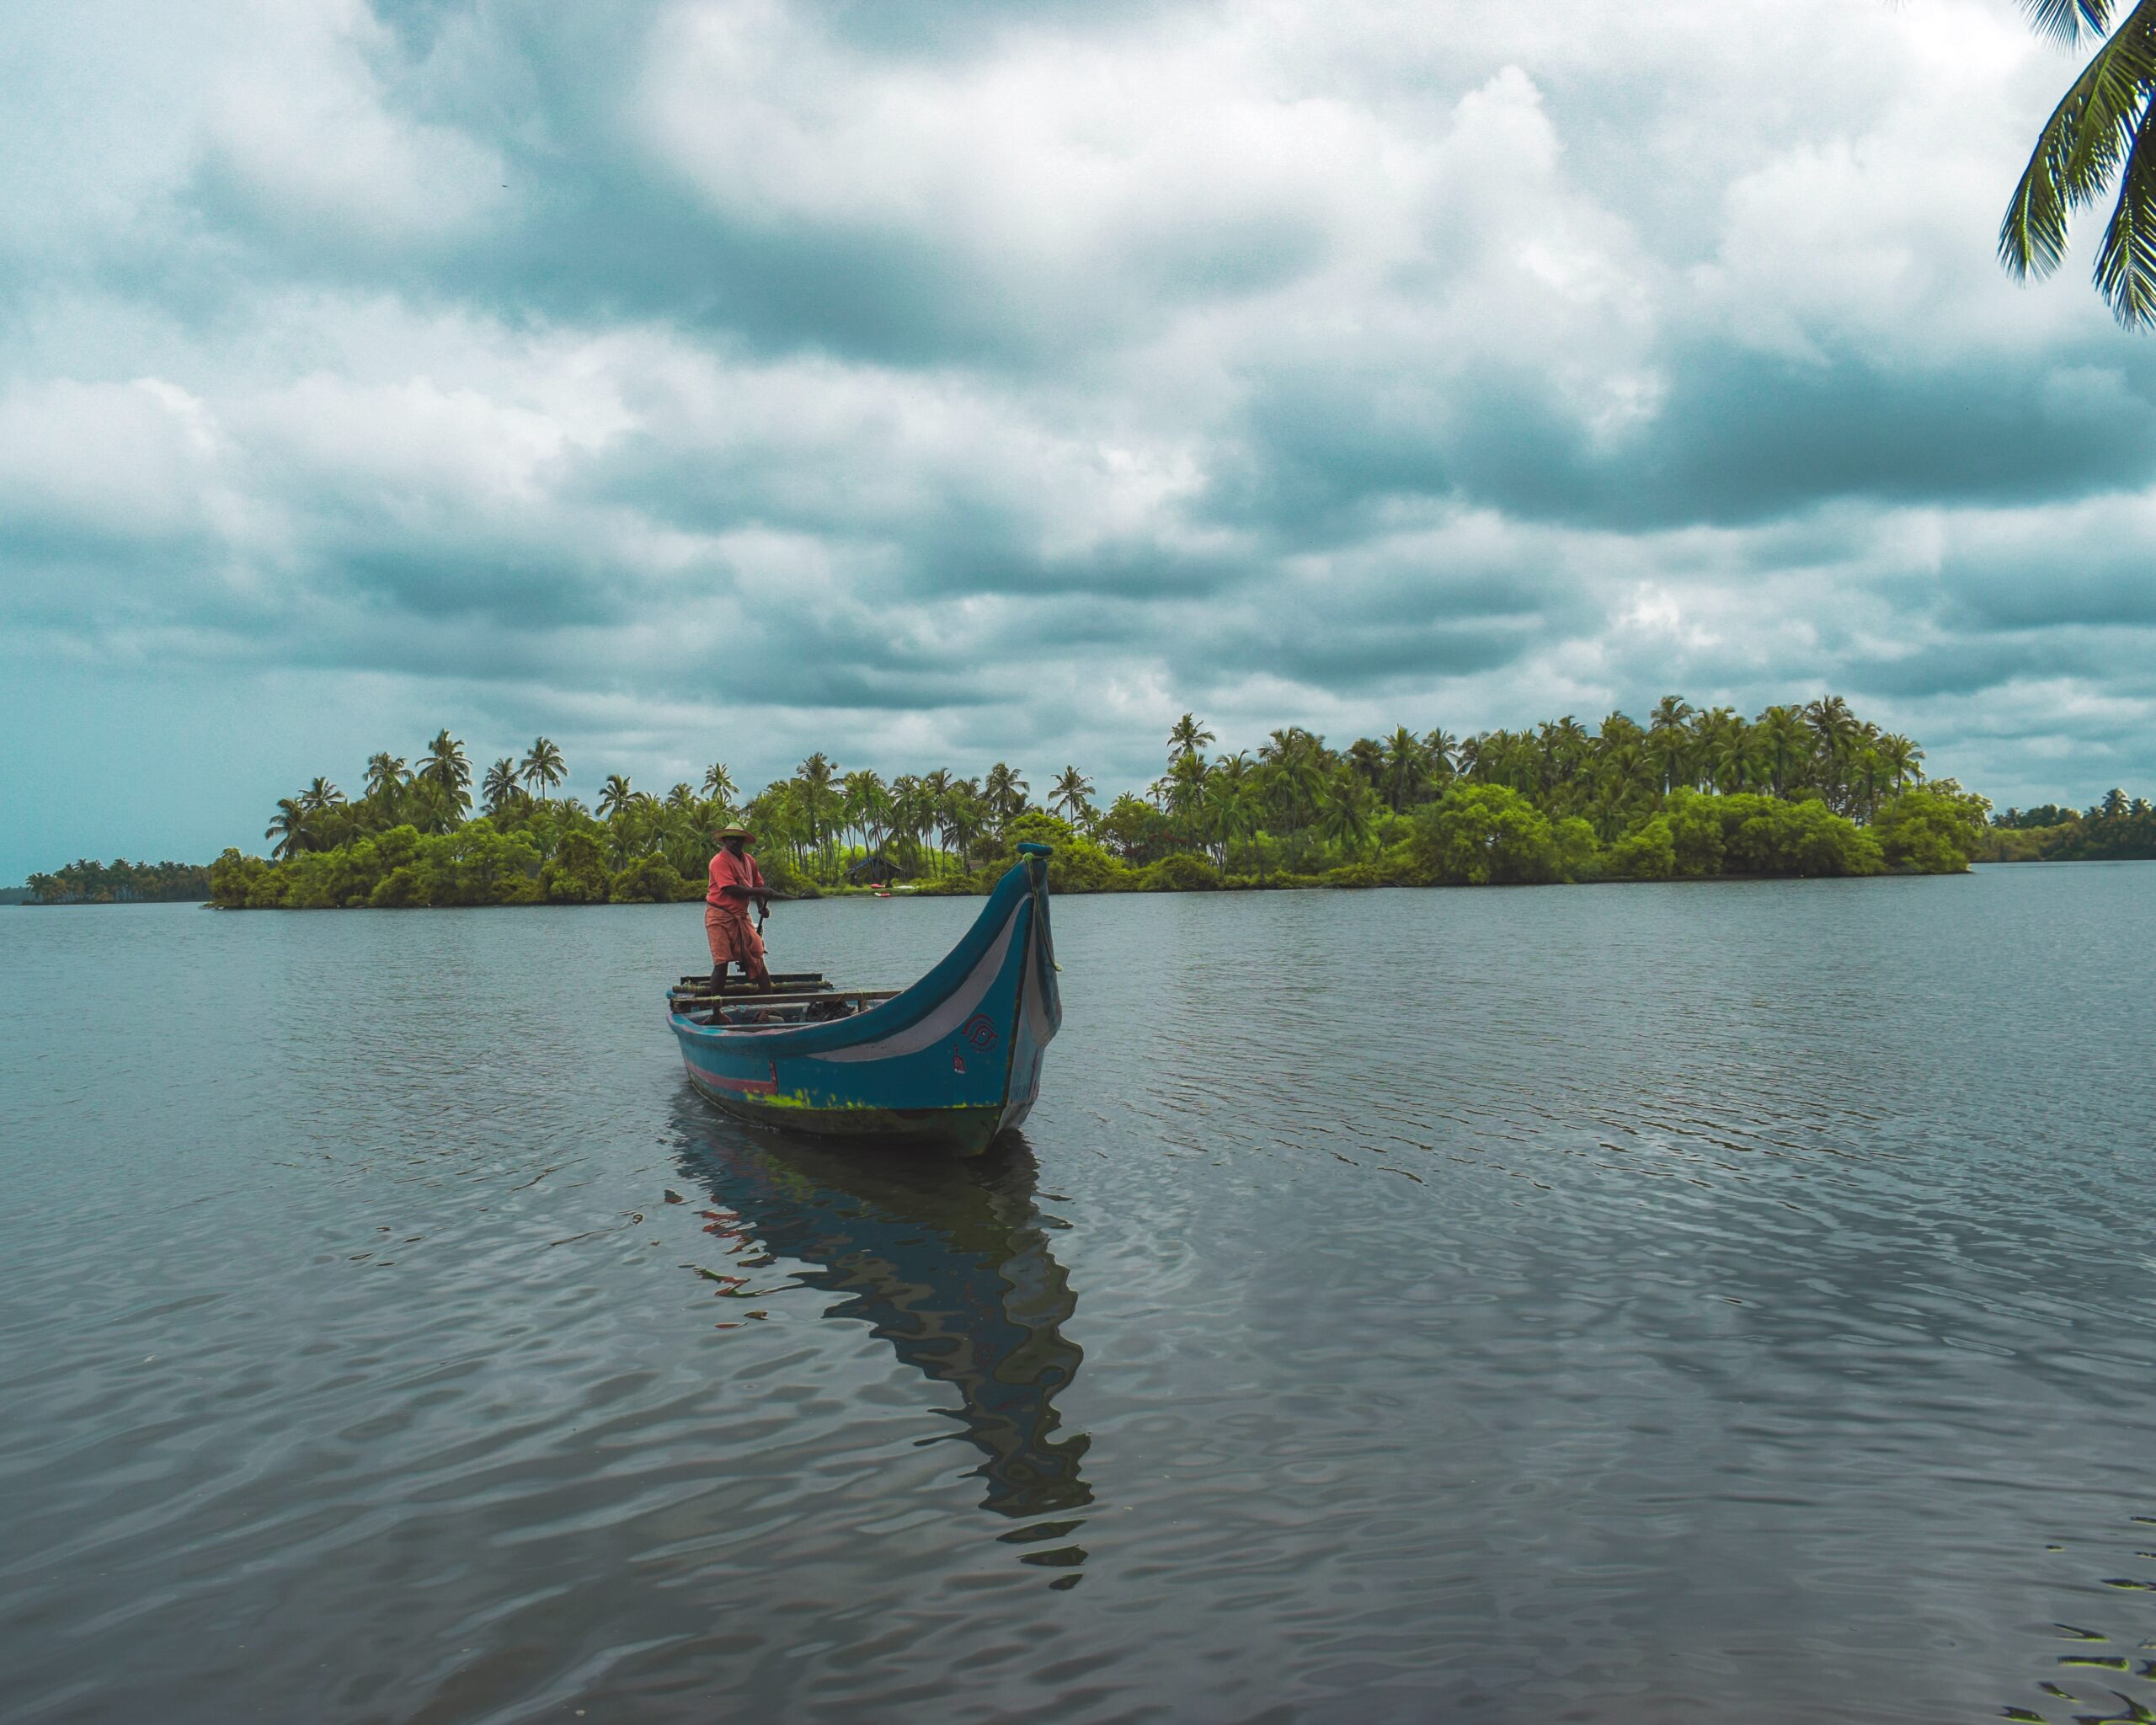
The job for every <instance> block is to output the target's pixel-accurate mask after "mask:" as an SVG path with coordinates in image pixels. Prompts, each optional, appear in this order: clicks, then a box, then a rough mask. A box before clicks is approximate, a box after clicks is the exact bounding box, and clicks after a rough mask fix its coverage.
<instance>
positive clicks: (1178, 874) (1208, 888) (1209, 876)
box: [1137, 851, 1220, 893]
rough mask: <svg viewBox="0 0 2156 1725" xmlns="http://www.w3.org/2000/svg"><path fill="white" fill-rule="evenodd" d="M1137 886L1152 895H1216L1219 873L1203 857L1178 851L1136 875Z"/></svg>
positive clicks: (1218, 886)
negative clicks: (1214, 893)
mask: <svg viewBox="0 0 2156 1725" xmlns="http://www.w3.org/2000/svg"><path fill="white" fill-rule="evenodd" d="M1137 885H1138V887H1139V890H1141V891H1144V892H1153V893H1211V892H1218V891H1219V889H1220V871H1219V869H1217V868H1214V866H1213V865H1212V864H1211V863H1208V862H1207V861H1206V860H1205V859H1204V858H1203V857H1197V856H1193V855H1192V854H1191V853H1190V852H1187V851H1177V852H1174V853H1173V854H1171V855H1170V856H1166V857H1161V860H1160V861H1159V862H1157V863H1153V864H1151V865H1150V866H1149V867H1147V868H1143V869H1140V870H1139V871H1138V877H1137Z"/></svg>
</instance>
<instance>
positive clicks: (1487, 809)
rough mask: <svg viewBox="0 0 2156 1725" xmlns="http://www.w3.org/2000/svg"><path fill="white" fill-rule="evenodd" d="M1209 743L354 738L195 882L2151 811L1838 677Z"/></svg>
mask: <svg viewBox="0 0 2156 1725" xmlns="http://www.w3.org/2000/svg"><path fill="white" fill-rule="evenodd" d="M2153 3H2156V0H2153ZM1213 740H1214V737H1213V733H1212V732H1211V730H1210V729H1208V728H1207V727H1206V726H1205V725H1204V724H1203V723H1202V722H1201V721H1200V720H1198V718H1196V717H1195V715H1193V714H1185V715H1183V717H1182V718H1181V719H1179V720H1178V721H1177V726H1176V729H1175V730H1174V732H1173V734H1171V737H1170V739H1169V746H1168V750H1167V761H1166V771H1165V772H1163V774H1162V775H1161V777H1160V778H1159V779H1157V780H1155V782H1153V783H1152V784H1151V785H1150V787H1148V788H1147V789H1146V791H1145V793H1144V794H1143V795H1139V794H1134V793H1123V794H1120V795H1118V796H1116V797H1115V798H1113V800H1112V801H1111V802H1110V803H1109V804H1108V805H1107V808H1106V809H1105V810H1101V809H1096V808H1095V807H1094V805H1093V802H1092V781H1091V780H1090V779H1088V778H1086V776H1085V774H1084V773H1083V772H1081V770H1080V769H1079V768H1078V767H1076V766H1065V767H1064V768H1063V769H1062V770H1061V772H1059V773H1057V774H1056V775H1054V778H1053V781H1052V782H1051V785H1050V791H1049V795H1050V798H1051V800H1052V802H1053V803H1054V806H1055V808H1057V809H1060V810H1061V811H1062V812H1061V813H1060V814H1055V813H1051V812H1049V810H1048V809H1041V808H1038V807H1035V806H1033V805H1032V804H1030V803H1029V802H1028V800H1027V798H1028V796H1029V790H1028V785H1027V779H1026V778H1025V777H1023V776H1022V773H1021V772H1020V771H1019V769H1018V768H1017V767H1016V766H1012V765H1011V763H1009V762H1007V761H999V762H997V763H995V766H993V767H991V768H990V770H989V771H988V772H987V773H986V775H985V777H982V778H979V779H974V778H961V777H957V776H955V775H954V774H953V772H950V771H949V770H948V769H946V768H941V767H939V768H937V769H935V770H933V771H931V772H925V773H921V774H917V775H916V774H901V775H900V776H899V777H896V778H894V779H891V780H889V781H888V782H886V781H885V780H884V779H883V778H882V777H879V776H878V774H876V773H874V772H867V771H864V770H856V771H851V772H844V771H841V768H840V767H839V766H838V765H837V764H836V763H835V762H834V761H831V759H830V757H829V756H825V755H824V754H821V753H818V754H814V755H812V756H809V759H808V760H806V761H803V762H802V763H801V764H800V766H798V767H797V768H796V769H795V771H794V772H793V774H792V776H791V777H787V778H784V779H781V780H778V781H776V782H773V783H771V784H769V785H767V786H766V787H765V788H763V789H762V790H761V791H760V792H758V793H756V794H755V795H754V796H752V797H750V798H748V799H747V801H746V803H745V804H738V805H737V800H736V799H737V797H738V795H739V793H737V792H736V790H735V788H734V779H733V777H732V775H731V774H730V773H729V772H728V770H727V768H726V766H724V764H723V763H718V764H714V765H713V766H711V767H709V768H708V769H707V770H706V771H705V772H704V774H703V777H702V793H701V794H700V793H698V791H697V790H696V788H695V787H694V786H692V785H691V784H690V783H689V782H686V781H684V782H681V783H678V784H675V785H674V786H673V787H671V788H670V789H669V790H668V791H667V792H666V793H665V794H664V796H663V797H661V796H654V795H653V794H652V793H649V792H646V791H640V790H638V789H637V788H635V787H634V786H633V785H632V784H631V782H630V781H629V779H628V778H627V776H626V775H623V774H619V773H616V774H613V775H611V776H609V777H608V778H607V779H606V788H605V790H604V793H603V794H602V795H601V797H600V813H599V814H596V815H595V814H593V813H592V811H591V810H590V809H587V808H586V807H585V806H584V804H582V803H581V802H579V801H578V800H577V799H576V798H574V797H567V796H564V797H556V796H555V795H554V794H553V792H554V790H555V788H557V787H558V785H560V784H561V783H562V782H563V780H564V778H565V777H566V774H567V768H566V766H565V765H564V763H563V761H562V758H561V754H560V751H559V750H558V749H556V748H555V747H554V746H553V745H552V744H551V743H549V742H548V741H547V740H546V739H545V738H543V737H542V738H539V739H537V740H536V741H535V742H534V744H533V745H532V749H531V751H530V752H528V753H527V755H526V756H525V758H524V760H523V761H522V762H521V763H518V762H515V761H512V760H511V759H510V757H507V756H504V757H503V758H501V759H499V760H498V761H495V762H494V765H493V766H491V767H490V768H488V771H487V772H486V773H485V775H484V778H483V790H484V793H485V796H486V809H485V811H484V813H483V814H482V815H481V816H480V817H479V818H478V819H476V820H474V819H468V818H467V814H466V810H467V808H468V806H469V802H470V787H471V779H472V773H471V769H470V763H469V762H468V761H467V760H466V759H465V758H464V755H463V746H462V743H461V741H460V740H458V739H456V738H455V737H453V736H451V734H449V732H448V731H447V730H446V729H443V730H441V731H440V732H439V733H437V734H436V735H435V738H434V740H432V741H431V742H430V744H428V745H427V746H426V747H425V749H424V750H422V751H421V752H419V754H418V755H417V756H414V761H415V762H416V767H414V766H408V765H407V763H406V762H405V761H404V760H403V759H402V758H401V757H398V756H392V755H389V754H387V753H384V754H378V755H376V756H373V757H372V758H371V760H370V761H368V763H367V766H366V773H365V777H364V782H365V785H366V791H365V794H364V795H363V796H361V797H360V798H357V799H356V800H348V799H347V798H345V797H344V795H343V794H342V793H340V792H339V790H338V789H337V788H336V787H335V786H334V785H333V784H331V783H330V782H328V780H327V779H323V778H318V779H315V780H314V781H312V782H311V783H310V784H309V785H308V786H307V788H305V789H304V790H303V791H302V792H301V793H299V794H298V795H296V796H294V797H289V798H285V799H284V800H283V801H281V802H280V804H278V806H277V813H276V814H275V818H274V819H273V820H271V822H270V830H269V833H268V835H267V836H269V837H270V838H272V839H274V840H275V861H273V862H269V863H265V862H263V861H262V860H260V859H259V858H248V857H241V856H240V855H239V853H238V852H227V853H226V855H225V856H223V857H220V858H219V859H218V861H217V863H215V864H213V865H212V866H211V868H209V869H208V870H207V871H205V889H206V890H207V891H208V892H209V894H210V895H211V898H212V900H213V901H214V902H216V903H217V904H220V905H231V906H237V905H248V906H270V905H277V906H290V907H293V908H306V907H316V906H323V907H327V906H333V905H469V904H531V903H549V904H601V903H606V902H608V901H610V900H611V901H612V902H616V903H629V902H635V903H653V902H662V901H666V900H692V899H696V898H699V897H701V896H702V892H703V888H704V881H705V870H706V868H707V864H708V863H709V861H710V858H711V855H712V840H711V836H710V835H711V832H712V828H713V827H714V826H715V825H718V824H720V823H721V822H725V823H728V824H730V823H733V822H736V821H739V822H741V823H742V824H744V825H747V826H749V827H750V830H752V831H753V832H754V833H755V836H756V841H755V847H754V849H755V857H756V860H757V863H758V864H759V866H760V868H762V870H763V873H764V876H765V879H767V880H768V881H769V882H770V883H771V886H772V888H773V889H774V890H775V891H776V892H777V893H779V894H782V895H786V896H788V897H807V896H811V895H814V894H816V893H817V892H818V891H819V883H820V884H824V885H828V886H831V887H841V886H843V885H846V884H856V885H857V884H859V882H858V881H853V882H849V880H848V870H849V868H851V867H853V866H855V865H857V863H860V862H862V861H864V860H866V859H869V858H874V859H877V860H878V863H880V864H882V865H884V866H887V867H889V868H890V869H891V870H893V871H894V873H895V876H896V878H898V879H900V880H901V881H904V882H905V883H906V884H907V885H908V886H909V887H910V889H912V890H914V891H917V892H921V893H930V894H933V893H978V892H984V891H986V890H988V889H990V888H991V887H992V886H993V885H994V884H995V881H996V880H997V879H1000V878H1001V874H1002V873H1003V872H1004V870H1005V869H1006V868H1008V867H1009V866H1010V865H1011V863H1012V862H1014V861H1015V860H1016V856H1017V846H1018V845H1019V844H1021V843H1022V842H1025V841H1036V842H1039V843H1044V844H1047V845H1049V846H1052V847H1053V850H1054V856H1053V858H1052V860H1051V862H1050V864H1049V879H1050V883H1051V885H1052V887H1053V888H1054V890H1056V891H1058V892H1064V893H1081V892H1123V891H1201V890H1209V889H1213V888H1214V887H1216V886H1218V887H1226V888H1231V889H1232V888H1242V887H1292V886H1304V885H1315V884H1326V885H1334V886H1348V887H1366V886H1378V885H1428V884H1436V883H1438V882H1457V883H1481V884H1488V883H1507V882H1513V883H1527V882H1541V881H1568V880H1588V879H1596V878H1598V877H1600V876H1609V877H1614V878H1616V879H1640V880H1653V879H1674V878H1693V879H1700V878H1711V877H1716V876H1721V875H1729V874H1797V875H1822V874H1868V873H1877V872H1878V871H1879V870H1881V868H1886V867H1888V866H1890V865H1891V866H1892V867H1894V868H1902V869H1910V870H1917V869H1924V870H1935V869H1941V868H1956V867H1960V866H1963V862H1964V861H1966V860H1978V861H1983V860H1990V859H1993V858H1998V859H2002V860H2004V859H2017V858H2023V857H2037V856H2042V857H2129V856H2156V810H2152V809H2150V808H2149V805H2148V804H2147V803H2145V802H2143V801H2142V800H2141V799H2140V798H2134V799H2132V801H2130V802H2129V800H2128V799H2127V798H2126V796H2125V795H2124V793H2121V792H2113V793H2111V795H2110V796H2109V797H2107V798H2105V799H2104V801H2103V803H2102V804H2100V805H2099V806H2098V807H2097V808H2095V809H2090V810H2089V811H2088V814H2086V815H2085V816H2084V815H2079V814H2073V812H2072V811H2070V810H2064V809H2056V808H2053V807H2051V806H2049V805H2047V806H2046V807H2044V808H2042V809H2032V810H2029V811H2027V812H2026V813H2023V812H2021V811H2016V810H2009V811H2008V813H2007V814H2006V815H2004V816H2002V817H2001V818H2000V819H1999V820H1998V821H1996V822H1993V823H1990V824H1988V825H1987V824H1986V823H1985V822H1984V820H1983V813H1984V809H1985V805H1984V804H1983V801H1982V799H1981V798H1969V797H1967V794H1966V793H1963V792H1962V791H1961V788H1960V787H1959V786H1958V785H1956V784H1954V783H1953V782H1951V781H1945V780H1941V781H1926V779H1925V777H1924V772H1923V770H1922V767H1921V765H1920V763H1921V762H1922V761H1923V760H1924V750H1922V749H1921V748H1919V746H1918V745H1916V744H1915V743H1914V742H1913V740H1910V739H1909V738H1908V737H1905V736H1901V735H1898V734H1892V733H1889V732H1887V731H1884V730H1882V729H1880V727H1879V726H1877V725H1876V724H1871V723H1870V722H1868V721H1866V720H1865V719H1862V718H1860V717H1858V715H1857V714H1855V713H1853V712H1852V711H1851V710H1850V709H1849V704H1848V702H1845V701H1844V700H1843V699H1842V698H1841V697H1838V696H1822V697H1820V698H1818V699H1817V700H1814V701H1812V702H1806V703H1804V704H1803V705H1801V706H1797V705H1785V706H1776V707H1769V708H1766V709H1764V711H1763V712H1762V713H1759V714H1758V716H1757V717H1756V718H1750V719H1748V718H1744V717H1743V716H1742V715H1741V714H1739V713H1737V712H1736V711H1734V710H1733V709H1732V708H1726V707H1718V708H1710V709H1705V710H1702V709H1700V708H1694V706H1693V705H1692V704H1691V703H1690V702H1688V701H1686V700H1684V698H1683V697H1679V696H1676V695H1671V696H1668V697H1664V698H1663V699H1662V701H1660V702H1657V704H1656V706H1655V708H1654V709H1653V711H1652V713H1650V714H1649V716H1648V718H1647V721H1646V723H1645V724H1641V723H1638V722H1636V721H1635V720H1633V719H1632V718H1629V717H1628V716H1627V715H1625V713H1610V714H1609V715H1607V716H1606V717H1605V718H1603V719H1602V720H1601V722H1600V723H1599V724H1598V725H1597V726H1594V727H1592V728H1590V727H1589V726H1588V725H1586V724H1582V723H1581V721H1580V720H1579V719H1578V718H1577V717H1575V716H1573V715H1571V714H1566V716H1564V717H1563V718H1558V719H1554V720H1550V721H1548V722H1546V723H1544V724H1538V725H1536V726H1534V728H1533V729H1528V730H1521V731H1506V730H1492V731H1485V732H1480V733H1477V734H1474V735H1471V736H1467V737H1465V738H1462V737H1456V736H1454V735H1452V734H1449V733H1448V732H1446V731H1444V729H1435V728H1433V729H1430V730H1428V731H1427V732H1423V733H1421V734H1417V733H1416V732H1414V731H1412V730H1410V729H1407V728H1406V727H1405V726H1402V727H1399V728H1397V729H1395V730H1393V731H1392V732H1391V733H1390V734H1389V735H1387V736H1385V737H1384V738H1383V739H1381V740H1380V739H1377V738H1371V737H1360V738H1357V739H1355V740H1353V741H1352V742H1350V743H1349V744H1348V745H1347V746H1346V747H1344V748H1337V749H1336V748H1331V747H1328V746H1327V745H1326V741H1325V739H1323V738H1322V737H1320V736H1318V735H1316V734H1314V733H1312V732H1310V731H1307V730H1305V729H1301V728H1300V727H1299V726H1294V725H1289V726H1286V727H1284V728H1283V729H1278V730H1275V731H1273V732H1272V733H1271V734H1270V735H1269V736H1268V737H1267V739H1266V740H1265V741H1264V742H1263V743H1262V745H1259V746H1258V747H1257V749H1256V750H1253V751H1237V752H1235V753H1233V754H1222V755H1219V756H1215V757H1213V758H1208V757H1207V756H1206V755H1205V753H1204V750H1205V749H1206V747H1207V746H1208V745H1209V744H1211V743H1212V742H1213ZM1957 859H1961V860H1957ZM97 866H98V865H94V864H77V865H76V870H77V873H80V872H81V871H83V870H85V869H92V868H96V867H97ZM166 866H169V865H160V867H166ZM123 867H135V868H140V867H141V865H123V864H115V865H113V868H115V869H118V868H123ZM879 872H880V870H879ZM68 873H69V871H66V870H63V871H61V875H60V876H57V877H45V876H40V877H38V878H37V880H38V881H39V882H45V881H48V880H56V879H63V878H65V877H66V876H67V875H68ZM863 878H865V876H864V877H863Z"/></svg>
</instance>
